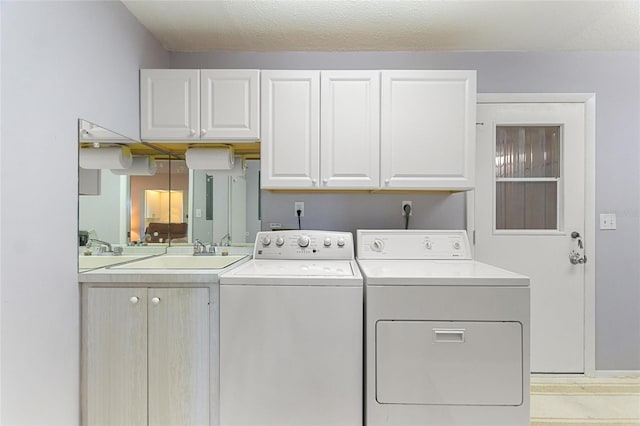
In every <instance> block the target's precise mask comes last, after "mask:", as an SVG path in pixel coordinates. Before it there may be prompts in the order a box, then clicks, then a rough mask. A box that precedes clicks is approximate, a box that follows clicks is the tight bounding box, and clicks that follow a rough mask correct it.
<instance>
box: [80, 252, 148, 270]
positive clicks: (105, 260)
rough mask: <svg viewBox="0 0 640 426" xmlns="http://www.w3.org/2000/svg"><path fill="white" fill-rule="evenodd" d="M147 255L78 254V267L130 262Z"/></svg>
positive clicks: (96, 266)
mask: <svg viewBox="0 0 640 426" xmlns="http://www.w3.org/2000/svg"><path fill="white" fill-rule="evenodd" d="M147 256H149V255H148V254H146V255H142V256H140V255H138V256H83V255H80V256H78V269H80V270H87V269H96V268H104V267H105V266H111V265H115V264H116V263H123V262H130V261H132V260H136V259H140V258H142V257H147Z"/></svg>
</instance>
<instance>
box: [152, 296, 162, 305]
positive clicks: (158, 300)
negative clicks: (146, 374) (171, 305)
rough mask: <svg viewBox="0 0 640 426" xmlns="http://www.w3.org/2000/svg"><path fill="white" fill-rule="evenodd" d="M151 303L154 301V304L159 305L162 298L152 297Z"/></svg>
mask: <svg viewBox="0 0 640 426" xmlns="http://www.w3.org/2000/svg"><path fill="white" fill-rule="evenodd" d="M151 303H153V304H154V305H157V304H158V303H160V298H159V297H153V298H152V299H151Z"/></svg>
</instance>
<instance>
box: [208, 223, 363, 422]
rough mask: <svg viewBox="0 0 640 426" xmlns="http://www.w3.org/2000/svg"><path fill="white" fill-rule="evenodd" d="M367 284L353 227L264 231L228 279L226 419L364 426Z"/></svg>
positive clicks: (223, 287)
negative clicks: (356, 253) (358, 261)
mask: <svg viewBox="0 0 640 426" xmlns="http://www.w3.org/2000/svg"><path fill="white" fill-rule="evenodd" d="M362 387H363V281H362V275H361V274H360V271H359V269H358V266H357V264H356V262H355V258H354V244H353V237H352V234H351V233H345V232H327V231H272V232H260V233H258V235H257V238H256V245H255V250H254V259H253V260H250V261H248V262H247V263H245V264H244V265H241V266H240V267H238V268H236V269H234V270H233V271H230V272H229V273H228V274H224V275H222V276H221V277H220V424H221V425H223V426H228V425H243V426H250V425H256V426H257V425H260V426H266V425H273V426H276V425H277V426H286V425H290V426H304V425H318V426H320V425H322V426H331V425H335V426H337V425H344V426H354V425H362V421H363V420H362V417H363V399H362V394H363V388H362Z"/></svg>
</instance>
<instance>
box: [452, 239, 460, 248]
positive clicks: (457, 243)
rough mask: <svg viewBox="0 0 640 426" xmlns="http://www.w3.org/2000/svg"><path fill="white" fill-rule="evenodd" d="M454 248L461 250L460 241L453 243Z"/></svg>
mask: <svg viewBox="0 0 640 426" xmlns="http://www.w3.org/2000/svg"><path fill="white" fill-rule="evenodd" d="M453 248H454V249H456V250H460V242H459V241H456V242H455V243H453Z"/></svg>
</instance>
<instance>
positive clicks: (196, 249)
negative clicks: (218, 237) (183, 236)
mask: <svg viewBox="0 0 640 426" xmlns="http://www.w3.org/2000/svg"><path fill="white" fill-rule="evenodd" d="M193 254H194V255H195V256H198V255H209V256H212V255H214V254H216V246H214V245H213V244H209V248H208V249H207V245H206V244H205V243H203V242H202V241H200V240H199V239H197V238H196V240H195V241H194V242H193Z"/></svg>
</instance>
